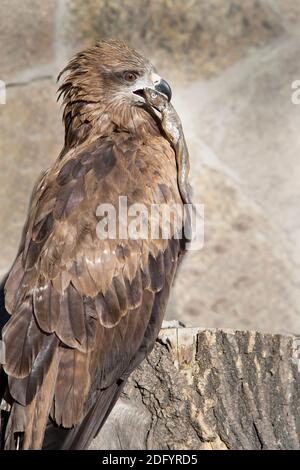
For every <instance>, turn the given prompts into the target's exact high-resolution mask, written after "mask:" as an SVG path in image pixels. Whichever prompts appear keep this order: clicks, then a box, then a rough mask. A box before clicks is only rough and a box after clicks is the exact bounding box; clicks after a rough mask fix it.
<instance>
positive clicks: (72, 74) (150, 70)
mask: <svg viewBox="0 0 300 470" xmlns="http://www.w3.org/2000/svg"><path fill="white" fill-rule="evenodd" d="M64 73H67V76H66V78H65V80H64V82H63V84H62V85H61V87H60V89H59V91H60V96H61V95H63V99H64V116H63V117H64V121H65V127H66V145H67V146H68V147H72V146H74V145H76V144H79V143H82V142H83V141H84V140H85V139H86V137H87V136H88V135H90V134H91V133H92V132H96V133H98V134H99V133H100V134H101V133H102V134H105V133H106V132H107V131H108V130H111V128H112V127H115V128H117V129H120V130H122V129H126V130H130V131H136V130H137V129H139V130H141V129H145V128H147V130H148V131H149V130H150V131H151V129H152V131H155V128H156V126H157V124H156V120H155V115H154V114H151V112H150V113H149V109H147V108H146V107H145V99H144V94H143V90H144V89H145V88H153V89H156V90H157V91H159V92H161V93H163V94H165V95H166V97H167V98H168V100H169V101H170V100H171V88H170V86H169V85H168V83H167V82H166V81H165V80H163V79H162V78H161V77H160V76H159V75H158V74H157V72H156V70H155V68H154V67H153V65H152V64H151V63H150V62H149V61H148V60H147V59H145V58H144V57H143V56H142V55H140V54H139V53H138V52H136V51H135V50H134V49H132V48H130V47H128V46H127V45H126V44H125V43H123V42H121V41H118V40H103V41H100V42H98V43H97V44H96V45H95V46H94V47H91V48H89V49H87V50H85V51H83V52H80V53H79V54H77V55H76V56H75V57H74V59H72V60H71V62H70V63H69V64H68V65H67V67H66V68H65V69H64V70H63V71H62V73H61V74H60V76H61V75H62V74H64ZM60 76H59V78H60Z"/></svg>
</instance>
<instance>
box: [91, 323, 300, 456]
mask: <svg viewBox="0 0 300 470" xmlns="http://www.w3.org/2000/svg"><path fill="white" fill-rule="evenodd" d="M297 346H298V341H297V339H296V338H295V337H293V336H284V335H271V334H263V333H258V332H252V331H233V330H208V329H201V328H169V329H163V330H162V331H161V334H160V337H159V339H158V341H157V342H156V345H155V348H154V350H153V352H152V353H151V354H150V356H149V357H148V358H147V359H146V360H145V361H144V362H143V364H142V365H141V366H140V367H139V368H138V369H137V370H136V371H135V372H134V373H133V375H132V376H131V377H130V379H129V382H128V384H127V386H126V388H125V390H124V393H123V395H122V396H121V398H120V400H119V401H118V403H117V405H116V407H115V408H114V410H113V412H112V414H111V416H110V417H109V419H108V421H107V423H106V424H105V426H104V428H103V429H102V431H101V433H100V434H99V436H98V437H97V438H96V439H95V440H94V441H93V443H92V446H91V448H93V449H103V450H114V449H126V450H130V449H148V450H150V449H183V450H186V449H194V450H196V449H208V450H210V449H300V407H299V401H300V400H299V398H300V387H299V385H300V374H299V354H298V350H297Z"/></svg>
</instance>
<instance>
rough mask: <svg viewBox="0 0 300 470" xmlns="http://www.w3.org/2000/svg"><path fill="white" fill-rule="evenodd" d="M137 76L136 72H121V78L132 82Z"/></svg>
mask: <svg viewBox="0 0 300 470" xmlns="http://www.w3.org/2000/svg"><path fill="white" fill-rule="evenodd" d="M137 77H138V74H137V73H136V72H124V73H123V78H124V80H126V82H129V83H133V82H134V81H135V80H136V79H137Z"/></svg>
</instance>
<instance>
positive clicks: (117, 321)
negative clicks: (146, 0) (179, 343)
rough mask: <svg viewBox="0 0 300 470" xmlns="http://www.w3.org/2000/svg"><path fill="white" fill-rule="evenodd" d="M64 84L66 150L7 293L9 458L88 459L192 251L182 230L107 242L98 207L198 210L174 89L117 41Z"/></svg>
mask: <svg viewBox="0 0 300 470" xmlns="http://www.w3.org/2000/svg"><path fill="white" fill-rule="evenodd" d="M62 77H63V78H62ZM59 79H63V82H62V84H61V86H60V88H59V96H60V97H62V99H63V107H64V110H63V122H64V126H65V140H64V146H63V149H62V151H61V153H60V154H59V156H58V158H57V160H56V161H55V162H54V163H53V165H52V166H51V167H50V168H49V169H48V170H47V171H46V172H44V173H43V174H42V175H41V177H40V179H39V181H38V183H37V184H36V186H35V188H34V190H33V193H32V196H31V200H30V206H29V211H28V216H27V221H26V224H25V227H24V230H23V234H22V239H21V243H20V247H19V250H18V253H17V256H16V259H15V261H14V263H13V266H12V268H11V270H10V272H9V273H8V275H7V276H6V278H5V279H4V281H3V282H2V285H1V291H0V294H1V295H0V302H1V305H0V320H1V323H0V326H1V329H2V336H1V337H0V339H1V343H0V344H1V354H0V358H1V363H2V364H1V365H0V374H1V376H0V402H1V423H0V437H1V447H2V448H4V449H86V448H88V446H89V444H90V442H91V441H92V439H93V438H94V437H95V436H96V435H97V433H98V432H99V431H100V429H101V427H102V426H103V424H104V423H105V421H106V419H107V417H108V415H109V413H110V412H111V410H112V408H113V406H114V405H115V403H116V401H117V399H118V397H119V396H120V394H121V392H122V390H123V388H124V385H125V384H126V380H127V379H128V377H129V375H130V374H131V373H132V371H133V370H134V369H135V368H136V367H137V366H138V365H139V364H140V363H141V362H142V361H143V359H144V358H145V356H146V355H147V354H149V352H150V351H151V350H152V348H153V346H154V343H155V341H156V339H157V336H158V333H159V330H160V328H161V324H162V321H163V317H164V313H165V309H166V305H167V301H168V297H169V294H170V289H171V286H172V283H173V280H174V276H175V273H176V270H177V267H178V265H179V262H180V260H181V258H182V255H183V254H184V252H185V249H186V248H185V243H186V240H187V237H186V236H185V232H184V230H183V226H184V217H174V221H173V222H174V223H173V224H171V229H170V233H169V236H167V237H162V236H155V237H151V236H149V237H138V236H136V237H128V236H127V237H125V236H123V235H122V236H121V235H120V233H119V232H117V233H116V234H115V236H110V234H109V235H108V236H107V237H100V236H99V233H98V231H97V230H96V228H97V226H98V225H99V222H101V221H102V222H103V220H104V219H105V216H104V215H103V214H102V215H101V217H102V218H101V217H100V218H99V211H98V208H99V207H101V204H105V205H109V206H110V207H113V208H114V209H116V211H117V209H118V207H119V206H118V204H119V200H120V197H123V198H124V197H125V198H126V201H127V204H128V206H132V205H134V204H140V205H141V204H142V205H143V207H146V208H147V209H149V210H150V208H152V207H153V206H155V207H160V206H162V205H166V206H168V207H171V206H172V207H175V208H176V210H177V212H180V211H179V209H178V208H183V206H184V205H185V204H187V203H190V202H191V201H190V198H191V195H190V186H189V183H188V173H189V158H188V151H187V147H186V143H185V139H184V135H183V131H182V125H181V122H180V119H179V117H178V115H177V113H176V111H175V109H174V107H173V106H172V104H171V88H170V86H169V84H168V83H167V82H166V81H165V80H163V79H162V78H161V77H160V76H159V74H158V73H157V71H156V69H155V68H154V67H153V65H152V64H151V63H150V62H149V60H147V59H146V58H144V57H143V56H142V55H141V54H139V53H138V52H136V51H135V50H134V49H132V48H130V47H129V46H127V45H126V44H125V43H123V42H122V41H118V40H103V41H99V42H98V43H97V44H96V45H94V46H93V47H90V48H89V49H86V50H84V51H82V52H80V53H78V54H77V55H76V56H75V57H74V58H73V59H72V60H71V61H70V63H69V64H68V65H67V66H66V67H65V69H64V70H63V71H62V73H61V74H60V76H59ZM45 151H46V149H45ZM116 213H117V222H120V219H121V215H120V213H119V212H118V211H117V212H116ZM177 215H178V214H177ZM155 220H156V224H157V226H158V228H159V230H161V229H162V228H163V227H162V222H161V219H160V217H159V216H157V217H156V219H155ZM123 222H124V220H122V223H123ZM140 222H141V224H142V223H143V221H142V219H141V220H140ZM146 225H147V222H146Z"/></svg>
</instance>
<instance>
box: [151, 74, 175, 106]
mask: <svg viewBox="0 0 300 470" xmlns="http://www.w3.org/2000/svg"><path fill="white" fill-rule="evenodd" d="M154 88H155V90H156V91H158V92H159V93H163V94H164V95H166V97H167V98H168V101H169V102H170V101H171V98H172V90H171V87H170V85H169V84H168V82H166V80H163V79H162V78H161V79H160V81H159V82H158V83H156V84H155V85H154Z"/></svg>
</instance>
